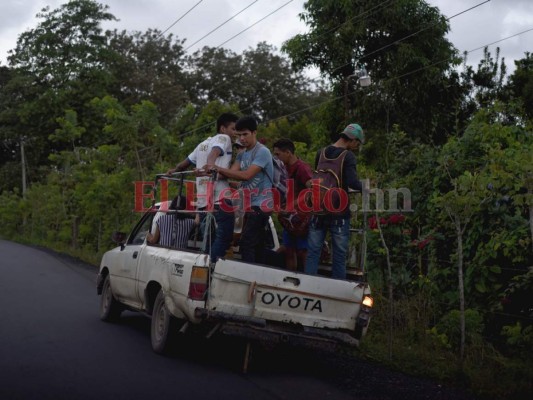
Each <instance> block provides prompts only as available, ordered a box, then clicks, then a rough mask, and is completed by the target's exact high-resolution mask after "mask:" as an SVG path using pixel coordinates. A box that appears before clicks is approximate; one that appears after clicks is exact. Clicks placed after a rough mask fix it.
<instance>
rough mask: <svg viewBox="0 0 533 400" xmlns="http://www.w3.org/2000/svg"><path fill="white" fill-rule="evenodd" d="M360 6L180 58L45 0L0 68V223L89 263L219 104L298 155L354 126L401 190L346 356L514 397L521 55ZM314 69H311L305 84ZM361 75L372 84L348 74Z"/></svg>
mask: <svg viewBox="0 0 533 400" xmlns="http://www.w3.org/2000/svg"><path fill="white" fill-rule="evenodd" d="M373 4H374V3H373V2H369V1H364V0H310V1H308V2H307V3H306V11H305V14H306V19H305V20H306V21H307V23H308V24H309V26H310V31H309V33H308V34H305V35H298V36H296V37H294V38H292V39H291V40H289V41H288V42H286V43H285V45H284V46H283V49H282V51H283V52H282V53H280V52H278V50H277V49H275V48H273V47H272V46H270V45H269V44H268V43H259V44H258V45H257V46H256V47H255V48H249V49H248V50H246V51H244V52H243V53H241V54H236V53H234V52H232V51H230V50H227V49H223V48H219V49H216V48H209V47H204V48H203V49H202V50H201V51H198V52H196V53H194V54H187V53H185V51H184V40H183V39H182V38H177V37H174V36H173V35H171V34H168V35H162V34H161V32H160V31H158V30H148V31H146V32H119V31H107V32H104V31H102V29H101V23H102V22H104V21H112V20H114V18H115V17H114V16H113V15H112V14H111V13H110V10H108V9H107V8H106V7H105V6H103V5H101V4H99V3H97V2H95V1H92V0H73V1H70V2H68V3H66V4H64V5H63V6H61V7H59V8H58V9H56V10H44V11H43V12H42V13H41V18H40V22H39V24H38V26H36V27H35V28H33V29H30V30H28V31H26V32H23V33H21V34H20V36H19V40H18V43H17V46H16V48H15V49H13V51H12V53H11V55H10V57H9V64H8V65H7V66H0V136H1V138H2V146H1V147H0V177H1V179H0V221H1V225H2V231H1V233H0V235H1V236H2V237H3V238H5V239H10V240H17V241H21V242H24V243H33V244H38V245H42V246H46V247H50V248H53V249H55V250H58V251H61V252H65V253H69V254H72V255H75V256H77V257H80V258H82V259H84V260H86V261H89V262H91V263H93V264H98V262H99V259H100V257H101V255H102V254H103V253H104V252H105V251H107V250H109V249H110V248H111V247H113V243H112V242H111V234H112V232H114V231H128V230H129V229H130V228H131V226H132V224H133V223H134V222H135V221H136V220H137V218H138V214H137V213H135V212H134V207H135V184H134V182H139V181H150V180H151V179H152V178H153V176H154V174H155V173H160V172H162V171H166V170H167V169H168V168H169V167H171V166H173V165H175V164H176V162H178V161H179V160H181V159H183V158H184V157H186V156H187V155H188V154H189V153H190V151H191V150H192V149H193V148H194V147H195V146H196V144H198V143H199V142H200V141H201V140H203V139H204V138H205V137H206V136H208V135H210V134H213V133H214V129H215V124H214V121H215V120H216V117H217V116H218V115H219V114H220V113H222V112H225V111H232V112H236V113H238V114H240V115H245V114H254V115H256V116H257V117H258V118H259V119H260V121H261V123H262V124H261V127H260V131H259V137H260V138H263V140H264V141H265V143H266V144H267V145H271V144H272V143H274V141H275V140H277V139H278V138H280V137H288V138H290V139H292V140H293V141H295V142H296V143H297V153H298V155H299V156H300V157H301V158H303V159H305V160H306V161H308V162H310V163H312V162H313V160H314V157H315V154H316V151H317V149H318V148H320V147H321V146H323V145H325V144H327V143H329V142H331V141H332V139H333V138H334V137H335V135H336V134H337V133H338V132H339V131H340V130H342V128H343V127H344V126H345V125H346V124H347V123H349V122H357V123H360V124H361V125H362V126H363V127H364V129H365V131H366V134H367V137H368V143H367V144H366V145H365V146H364V148H363V150H362V152H361V153H360V154H359V156H358V163H359V164H358V173H359V175H360V178H366V179H369V180H370V182H371V187H373V188H381V189H384V190H385V189H390V188H396V189H399V188H408V189H409V191H410V193H411V202H412V211H409V212H408V211H406V210H403V211H402V210H399V211H398V210H396V211H395V212H394V213H392V212H387V209H388V207H389V206H390V204H389V203H388V200H387V199H385V203H384V205H385V207H384V209H380V210H374V211H373V214H372V215H371V216H370V220H369V232H368V253H367V263H366V273H367V276H368V279H369V280H370V282H371V285H372V288H373V291H374V295H375V300H376V301H375V304H376V311H375V313H374V316H373V320H372V322H371V326H370V329H369V335H368V336H367V337H366V338H365V342H364V344H363V346H362V348H361V349H360V350H359V351H358V352H357V353H358V355H359V356H362V357H367V358H369V359H372V360H374V361H378V362H381V363H385V364H387V365H390V366H392V367H394V368H397V369H398V370H401V371H403V372H407V373H412V374H417V375H423V376H430V377H433V378H436V379H439V380H441V381H442V382H445V383H447V384H451V385H455V386H460V387H465V388H467V389H468V390H470V391H471V392H472V393H476V394H478V395H481V396H483V397H488V398H526V397H528V398H529V395H530V394H531V393H532V389H533V388H532V382H533V364H532V363H533V361H532V360H533V55H532V54H530V53H526V54H524V57H523V58H522V59H521V60H518V61H516V62H515V64H516V65H515V69H514V72H513V73H512V74H510V75H509V74H507V72H506V64H505V61H504V60H503V59H500V57H499V54H498V53H499V52H498V50H497V49H496V50H495V51H489V49H485V52H484V57H483V59H482V61H481V62H480V63H479V65H478V66H477V68H473V67H470V66H468V65H466V64H464V57H467V55H461V54H458V52H457V50H456V49H455V48H454V47H453V44H451V43H449V42H448V41H447V39H446V38H445V35H446V33H447V31H448V29H449V26H448V23H447V21H446V19H444V17H443V16H442V15H440V13H439V12H438V10H437V9H435V8H432V7H430V6H429V5H427V4H426V3H425V2H424V1H422V0H403V1H397V2H392V3H391V4H388V5H387V7H383V8H375V7H374V8H372V7H373ZM371 8H372V11H371V16H372V18H370V17H367V18H356V17H357V16H358V15H360V14H363V13H366V12H369V9H371ZM422 28H426V29H425V30H424V31H423V33H421V34H418V35H413V36H412V37H409V38H407V39H405V40H404V38H405V37H408V36H409V35H410V34H411V33H413V32H417V31H419V30H420V29H422ZM333 31H334V32H336V34H335V35H333V34H331V32H333ZM392 43H395V44H393V45H391V44H392ZM311 66H313V67H318V68H319V69H320V71H321V73H322V76H323V77H324V81H321V82H316V81H311V80H310V79H309V78H307V76H306V75H305V74H304V69H305V68H306V67H311ZM363 67H364V68H366V70H367V71H368V72H369V73H370V75H371V77H372V81H373V83H372V85H371V86H368V87H360V86H358V85H357V83H356V81H357V79H356V78H353V77H350V76H351V75H352V74H354V72H355V70H356V69H360V68H363ZM147 193H148V192H147ZM375 200H376V199H375V197H371V203H372V202H374V201H375ZM400 203H401V202H400ZM144 204H145V205H148V204H149V200H146V201H145V203H144Z"/></svg>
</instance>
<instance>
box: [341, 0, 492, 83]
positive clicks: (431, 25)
mask: <svg viewBox="0 0 533 400" xmlns="http://www.w3.org/2000/svg"><path fill="white" fill-rule="evenodd" d="M488 2H490V0H485V1H483V2H481V3H479V4H476V5H475V6H472V7H470V8H467V9H466V10H463V11H461V12H459V13H457V14H455V15H452V16H451V17H448V18H446V21H449V20H451V19H452V18H455V17H458V16H459V15H462V14H465V13H467V12H468V11H472V10H473V9H475V8H477V7H480V6H482V5H483V4H485V3H488ZM439 23H440V21H438V22H435V23H433V24H430V25H428V26H426V27H424V28H422V29H419V30H418V31H416V32H414V33H410V34H409V35H407V36H404V37H403V38H401V39H398V40H395V41H394V42H392V43H389V44H387V45H385V46H383V47H380V48H379V49H377V50H374V51H371V52H370V53H367V54H365V55H363V56H362V57H359V59H358V61H359V60H362V59H364V58H367V57H369V56H371V55H372V54H376V53H379V52H380V51H382V50H385V49H387V48H389V47H391V46H394V45H396V44H398V43H401V42H403V41H404V40H406V39H409V38H410V37H413V36H416V35H418V34H419V33H421V32H424V31H425V30H428V29H429V28H432V27H434V26H435V25H437V24H439ZM350 64H351V62H349V63H346V64H343V65H341V66H338V67H336V68H334V69H333V70H332V71H331V73H333V72H335V71H337V70H339V69H340V68H343V67H345V66H347V65H350Z"/></svg>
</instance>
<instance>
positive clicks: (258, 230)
mask: <svg viewBox="0 0 533 400" xmlns="http://www.w3.org/2000/svg"><path fill="white" fill-rule="evenodd" d="M269 217H270V214H269V213H265V212H263V211H261V209H260V208H259V207H252V210H251V211H249V212H246V218H245V220H244V226H243V228H242V233H241V241H240V244H239V249H240V253H241V257H242V261H245V262H256V263H264V254H265V242H266V227H267V224H268V218H269Z"/></svg>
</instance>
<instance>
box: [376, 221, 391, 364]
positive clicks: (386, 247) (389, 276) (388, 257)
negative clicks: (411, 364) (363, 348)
mask: <svg viewBox="0 0 533 400" xmlns="http://www.w3.org/2000/svg"><path fill="white" fill-rule="evenodd" d="M376 222H377V225H378V229H379V236H380V238H381V243H382V244H383V248H384V249H385V254H386V256H387V288H388V292H389V332H388V338H387V339H388V344H389V360H392V337H393V333H394V329H393V323H394V302H393V300H394V288H393V284H392V265H391V261H390V252H389V247H388V246H387V243H386V242H385V237H384V236H383V230H382V229H381V224H380V223H379V217H378V214H377V212H376Z"/></svg>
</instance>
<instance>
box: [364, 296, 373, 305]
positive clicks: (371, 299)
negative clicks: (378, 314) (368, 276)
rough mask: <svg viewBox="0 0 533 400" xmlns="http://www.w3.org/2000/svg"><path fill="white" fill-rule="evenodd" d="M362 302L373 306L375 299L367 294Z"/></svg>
mask: <svg viewBox="0 0 533 400" xmlns="http://www.w3.org/2000/svg"><path fill="white" fill-rule="evenodd" d="M362 304H363V305H364V306H365V307H368V308H372V306H373V305H374V299H373V298H372V297H370V296H368V295H367V296H365V297H363V301H362Z"/></svg>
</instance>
